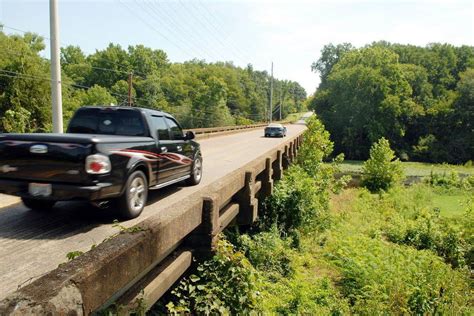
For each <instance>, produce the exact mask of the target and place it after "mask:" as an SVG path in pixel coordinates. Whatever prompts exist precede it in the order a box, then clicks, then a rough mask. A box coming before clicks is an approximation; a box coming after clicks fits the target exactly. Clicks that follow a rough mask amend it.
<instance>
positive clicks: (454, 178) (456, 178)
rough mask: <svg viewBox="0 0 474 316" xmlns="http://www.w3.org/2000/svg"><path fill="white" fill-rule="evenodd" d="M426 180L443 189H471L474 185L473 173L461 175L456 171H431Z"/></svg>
mask: <svg viewBox="0 0 474 316" xmlns="http://www.w3.org/2000/svg"><path fill="white" fill-rule="evenodd" d="M427 182H428V183H429V184H430V185H431V186H433V187H441V188H444V189H455V188H456V189H463V190H471V189H472V188H473V187H474V175H469V176H466V177H461V176H460V175H459V174H458V173H457V172H456V171H454V170H452V171H451V172H450V173H449V174H447V173H435V172H433V171H431V173H430V177H429V178H428V179H427Z"/></svg>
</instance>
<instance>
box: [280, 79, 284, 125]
mask: <svg viewBox="0 0 474 316" xmlns="http://www.w3.org/2000/svg"><path fill="white" fill-rule="evenodd" d="M282 90H283V84H282V83H281V81H280V117H279V120H280V121H281V107H282V106H283V101H282V94H283V91H282Z"/></svg>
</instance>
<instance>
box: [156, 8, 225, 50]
mask: <svg viewBox="0 0 474 316" xmlns="http://www.w3.org/2000/svg"><path fill="white" fill-rule="evenodd" d="M147 4H149V5H150V8H151V9H152V10H153V12H155V13H156V14H157V16H158V15H159V18H164V19H166V20H167V21H168V22H169V23H170V24H171V25H172V26H173V27H174V29H175V30H180V32H183V31H184V33H186V34H185V36H188V37H192V39H197V38H195V37H194V34H193V33H192V32H191V33H187V31H186V30H185V29H184V28H182V27H181V23H178V22H176V20H175V19H174V18H173V15H172V14H169V12H168V11H167V12H166V13H165V12H164V11H162V10H161V9H164V6H161V3H160V4H156V5H155V3H154V2H149V3H148V2H147ZM160 13H164V15H162V14H160ZM167 13H168V14H167ZM197 40H199V39H197ZM189 43H190V44H192V45H193V47H194V48H196V49H197V50H199V51H201V53H202V52H204V55H207V56H208V57H211V58H212V59H219V58H216V56H215V55H214V53H213V52H209V51H208V50H205V49H204V48H202V47H200V46H198V45H196V44H195V43H194V42H192V41H189Z"/></svg>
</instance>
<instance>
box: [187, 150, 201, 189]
mask: <svg viewBox="0 0 474 316" xmlns="http://www.w3.org/2000/svg"><path fill="white" fill-rule="evenodd" d="M201 178H202V157H201V155H198V156H196V159H194V162H193V166H192V169H191V177H190V178H188V179H187V180H186V184H188V185H196V184H199V182H201Z"/></svg>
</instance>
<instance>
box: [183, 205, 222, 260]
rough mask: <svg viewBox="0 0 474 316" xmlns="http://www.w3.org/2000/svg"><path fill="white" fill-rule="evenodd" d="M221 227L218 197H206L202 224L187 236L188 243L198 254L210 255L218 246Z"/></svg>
mask: <svg viewBox="0 0 474 316" xmlns="http://www.w3.org/2000/svg"><path fill="white" fill-rule="evenodd" d="M219 228H220V227H219V202H218V198H217V197H215V196H208V197H204V198H203V204H202V221H201V225H199V226H198V227H197V228H196V229H194V231H193V232H192V233H191V234H190V235H189V236H188V237H187V240H186V244H187V245H188V246H189V247H192V248H194V249H195V254H196V256H198V257H200V256H204V257H205V256H208V255H210V254H211V252H212V250H213V249H214V248H215V246H216V243H217V240H218V237H217V235H218V234H219Z"/></svg>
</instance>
